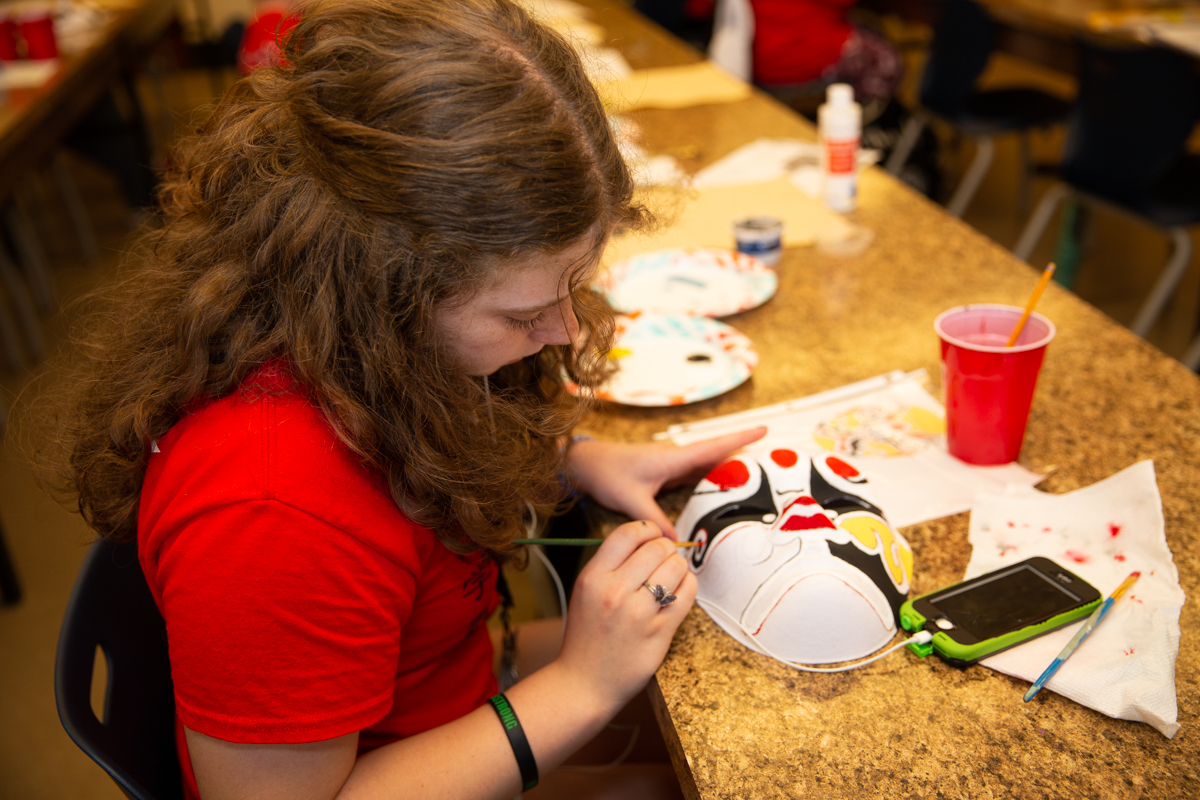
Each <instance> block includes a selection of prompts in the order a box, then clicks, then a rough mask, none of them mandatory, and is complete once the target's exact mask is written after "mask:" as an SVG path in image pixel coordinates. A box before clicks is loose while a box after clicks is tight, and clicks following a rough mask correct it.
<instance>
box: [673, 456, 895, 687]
mask: <svg viewBox="0 0 1200 800" xmlns="http://www.w3.org/2000/svg"><path fill="white" fill-rule="evenodd" d="M866 483H867V481H866V478H865V477H864V476H863V475H862V474H861V473H860V472H859V471H858V470H857V469H856V468H855V467H854V466H852V465H851V464H850V463H848V462H847V461H846V460H844V459H843V458H841V457H839V456H832V455H824V456H815V457H813V458H811V459H810V458H809V457H808V456H807V455H805V454H803V453H802V452H798V451H795V450H790V449H775V450H772V451H770V452H759V453H753V454H744V455H740V456H737V457H736V458H732V459H730V460H728V461H725V462H724V463H722V464H720V465H719V466H717V467H716V468H715V469H713V470H712V471H711V472H710V473H709V474H708V476H707V477H706V478H705V479H704V480H702V481H701V482H700V484H699V485H698V486H697V487H696V490H695V492H694V493H693V495H692V497H691V499H690V500H689V501H688V503H687V506H685V507H684V509H683V513H682V514H681V515H680V517H679V520H678V522H677V523H676V528H677V530H678V531H679V535H680V538H681V539H683V540H688V541H698V542H701V545H700V546H699V547H697V548H695V549H694V550H693V551H692V553H691V567H692V570H693V571H694V572H695V573H696V577H697V580H698V581H699V594H698V598H697V599H698V602H699V603H700V605H701V606H702V607H703V608H704V609H705V610H706V611H707V612H708V613H709V616H711V617H712V618H713V620H714V621H715V622H716V623H717V624H718V625H720V626H721V627H722V628H723V629H724V630H725V631H726V632H728V633H729V634H730V635H731V636H733V637H734V638H736V639H737V640H738V641H740V642H742V643H743V644H745V645H746V646H747V647H749V648H751V649H752V650H755V651H757V652H760V653H764V654H768V655H771V656H775V657H778V658H782V659H785V660H787V661H794V662H798V663H802V664H829V663H834V662H841V661H850V660H854V659H858V658H862V657H863V656H867V655H869V654H871V653H872V652H874V651H875V650H877V649H879V648H880V647H882V646H883V645H885V644H887V642H888V641H889V640H890V639H891V638H892V636H893V635H894V634H895V633H896V624H897V621H896V615H897V612H898V611H899V609H900V605H901V604H902V603H903V602H904V600H905V598H906V597H907V596H908V591H909V588H910V583H911V578H912V549H911V548H910V547H909V545H908V542H906V541H905V540H904V539H903V537H901V536H900V535H899V534H898V533H896V532H895V531H893V530H892V528H891V527H890V526H889V525H888V523H887V521H886V520H885V519H884V516H883V512H882V511H881V510H880V509H879V508H877V507H875V506H874V505H872V504H871V502H870V501H869V500H868V499H867V496H866V492H865V490H866Z"/></svg>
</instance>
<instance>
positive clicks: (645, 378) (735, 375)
mask: <svg viewBox="0 0 1200 800" xmlns="http://www.w3.org/2000/svg"><path fill="white" fill-rule="evenodd" d="M608 357H609V359H610V360H612V361H613V362H614V363H615V364H616V366H617V372H616V374H614V375H613V377H612V378H611V379H610V380H609V382H608V383H607V384H605V385H604V386H603V387H601V388H600V389H599V390H597V391H596V397H598V398H600V399H601V400H608V401H610V402H613V403H621V404H624V405H632V406H677V405H683V404H684V403H694V402H696V401H698V400H706V399H708V398H710V397H716V396H717V395H719V394H722V393H724V392H727V391H729V390H730V389H732V388H734V387H735V386H738V385H740V384H741V383H743V382H744V381H745V380H746V379H747V378H749V377H750V373H751V372H753V370H754V368H755V367H756V366H758V352H757V351H756V350H755V349H754V344H753V343H752V342H751V341H750V340H749V339H747V338H746V336H745V335H743V334H742V333H741V332H739V331H737V330H736V329H734V328H732V327H730V326H729V325H726V324H725V323H723V322H717V321H716V320H714V319H708V318H707V317H679V316H669V315H664V314H633V315H630V316H627V317H618V318H617V340H616V343H615V345H614V347H613V349H612V350H610V351H609V353H608ZM567 390H568V391H570V392H572V393H573V394H574V393H578V392H579V391H580V390H579V386H578V385H576V384H574V383H572V382H569V381H568V382H567Z"/></svg>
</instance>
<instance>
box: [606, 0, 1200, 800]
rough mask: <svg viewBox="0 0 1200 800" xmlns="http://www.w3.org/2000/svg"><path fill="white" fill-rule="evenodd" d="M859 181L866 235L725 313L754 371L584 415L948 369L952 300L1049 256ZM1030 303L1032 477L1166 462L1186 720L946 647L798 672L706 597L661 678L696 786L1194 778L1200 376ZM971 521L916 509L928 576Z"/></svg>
mask: <svg viewBox="0 0 1200 800" xmlns="http://www.w3.org/2000/svg"><path fill="white" fill-rule="evenodd" d="M589 4H590V5H592V6H593V7H597V8H598V9H600V14H599V21H600V22H601V23H602V24H603V25H604V26H605V27H606V28H607V29H608V30H609V33H610V35H611V36H612V38H613V40H614V41H615V42H616V43H617V44H618V45H619V46H620V47H622V49H623V50H624V51H625V52H626V54H627V55H628V57H629V58H630V60H631V61H632V62H633V63H634V65H635V66H656V65H659V64H664V63H680V62H681V61H683V60H687V59H688V58H689V55H688V51H686V50H685V49H682V48H681V47H680V46H678V45H674V44H670V43H666V41H665V40H664V39H663V38H662V36H661V34H660V33H658V32H657V31H654V30H651V29H649V28H647V27H645V26H644V25H642V24H640V23H638V22H636V21H630V18H629V17H628V15H627V14H626V13H625V12H623V11H622V10H621V9H619V8H612V7H609V6H604V5H603V4H601V3H599V2H596V1H595V0H592V2H590V3H589ZM691 57H692V58H694V56H691ZM633 117H634V118H635V119H636V120H637V121H638V122H639V124H640V125H641V127H642V129H643V132H644V135H645V139H646V145H647V147H648V149H649V150H650V151H651V152H676V153H679V154H685V155H686V156H687V157H688V158H689V159H690V163H689V162H687V161H685V166H687V167H688V168H689V169H693V170H694V169H696V168H698V167H699V166H703V165H704V164H707V163H711V162H712V161H714V160H716V159H717V158H720V157H721V156H723V155H725V154H726V153H728V152H729V151H731V150H733V149H734V148H736V147H738V146H740V145H742V144H745V143H747V142H749V141H753V140H754V139H756V138H758V137H760V136H775V137H789V136H794V137H803V138H812V135H813V133H812V128H811V126H810V125H808V123H806V122H804V121H803V120H802V119H800V118H799V117H796V116H794V115H793V114H791V112H789V111H787V110H785V109H783V108H782V107H781V106H778V105H777V104H775V103H773V102H772V101H770V100H767V99H765V98H764V97H761V96H756V97H754V98H752V99H750V100H747V101H744V102H740V103H735V104H729V105H723V106H708V107H700V108H690V109H682V110H675V111H640V112H636V113H635V114H633ZM860 194H861V205H860V208H859V209H858V210H857V211H856V212H854V213H853V215H852V218H853V220H854V221H855V222H856V223H858V224H860V225H864V226H866V227H867V228H869V229H871V230H872V231H873V232H874V234H875V241H874V243H873V244H872V245H871V247H870V248H869V249H868V250H867V251H866V252H865V253H864V254H863V255H861V256H857V257H854V258H844V259H843V258H836V257H831V256H826V255H822V254H820V253H818V252H817V251H816V250H814V249H798V250H789V251H787V252H786V253H785V254H784V257H783V260H782V262H781V263H780V265H779V267H778V271H779V279H780V282H779V291H778V294H777V295H776V296H775V297H774V298H773V299H772V300H770V301H769V302H768V303H767V304H766V305H764V306H762V307H760V308H758V309H755V310H753V311H750V312H746V313H743V314H740V315H738V316H736V317H732V318H730V319H729V320H728V321H729V322H730V323H731V324H733V325H734V326H735V327H737V328H739V329H740V330H742V331H743V332H744V333H746V334H747V335H748V336H749V337H750V338H751V339H752V340H753V341H754V342H755V344H756V345H757V347H758V349H759V353H760V357H761V361H760V364H759V366H758V369H757V370H756V371H755V373H754V375H753V377H752V378H751V379H750V380H749V381H748V382H747V383H746V384H744V385H742V386H740V387H738V388H737V389H734V390H733V391H731V392H729V393H727V394H725V395H722V396H720V397H717V398H713V399H711V400H708V401H704V402H701V403H696V404H693V405H689V406H684V407H677V408H667V409H637V408H629V407H616V406H608V407H605V408H603V409H601V410H600V411H598V412H597V413H594V414H592V415H591V416H590V417H589V418H588V419H587V421H586V425H585V427H586V428H587V429H589V431H590V432H592V433H594V434H595V435H597V436H600V437H604V438H612V439H622V440H630V441H640V440H646V439H649V437H650V436H651V434H653V433H655V432H657V431H661V430H664V429H666V427H667V426H668V425H670V424H672V423H676V422H685V421H690V420H697V419H702V418H706V417H710V416H715V415H719V414H726V413H730V412H733V411H739V410H743V409H747V408H751V407H755V406H761V405H766V404H770V403H776V402H780V401H783V400H787V399H790V398H794V397H801V396H804V395H808V394H812V393H814V392H818V391H821V390H824V389H830V388H833V387H837V386H842V385H844V384H847V383H850V382H852V381H856V380H860V379H862V378H867V377H870V376H873V375H879V374H881V373H884V372H888V371H890V370H893V369H903V370H913V369H917V368H921V367H924V368H925V369H926V370H928V371H929V373H930V375H931V376H933V377H934V381H935V383H936V381H937V376H938V375H939V366H938V348H937V340H936V337H935V336H934V333H933V329H932V325H933V319H934V317H935V316H936V315H937V314H938V313H939V312H941V311H943V310H945V309H946V308H949V307H951V306H955V305H961V304H964V303H968V302H999V303H1009V304H1013V305H1024V303H1025V300H1026V299H1027V298H1028V296H1029V293H1030V291H1031V290H1032V288H1033V285H1034V283H1035V282H1036V280H1037V273H1036V272H1035V271H1034V270H1033V269H1032V268H1030V267H1029V266H1027V265H1025V264H1023V263H1021V262H1019V261H1017V260H1016V259H1015V258H1014V257H1013V256H1012V254H1011V253H1010V252H1008V251H1007V250H1005V249H1003V248H1002V247H1000V246H999V245H997V244H995V243H993V242H991V241H990V240H988V239H987V238H985V237H984V236H982V235H981V234H979V233H977V232H976V231H974V230H973V229H972V228H970V227H968V226H967V225H965V224H963V223H962V222H959V221H958V220H954V219H951V218H950V217H948V216H947V215H946V214H945V213H944V212H943V211H942V209H941V208H940V207H938V206H936V205H934V204H932V203H930V202H928V201H926V200H925V199H924V198H922V197H920V196H918V195H916V194H915V193H913V192H911V191H909V190H908V189H906V188H904V187H902V186H900V185H899V184H897V183H896V182H895V181H894V180H892V179H891V178H890V177H889V176H887V175H885V174H883V173H882V172H881V171H880V170H870V171H868V172H866V173H865V174H864V175H863V176H862V181H861V185H860ZM1039 310H1040V311H1041V312H1042V313H1044V314H1046V315H1047V316H1048V317H1050V318H1051V319H1053V320H1054V322H1055V324H1056V325H1057V327H1058V336H1057V338H1056V340H1055V341H1054V342H1053V343H1052V344H1051V346H1050V348H1049V350H1048V352H1047V356H1046V361H1045V365H1044V367H1043V369H1042V373H1041V378H1040V382H1039V384H1038V388H1037V394H1036V397H1035V400H1034V405H1033V410H1032V414H1031V418H1030V421H1029V427H1028V431H1027V434H1026V439H1025V446H1024V450H1023V452H1022V454H1021V462H1022V463H1024V464H1025V465H1026V466H1028V467H1030V468H1031V469H1034V470H1039V471H1051V474H1050V477H1049V478H1048V479H1047V480H1046V481H1045V482H1044V483H1043V484H1042V485H1041V487H1040V488H1041V489H1043V490H1045V491H1048V492H1053V493H1061V492H1066V491H1070V490H1073V489H1078V488H1080V487H1083V486H1087V485H1090V484H1092V483H1095V482H1096V481H1099V480H1101V479H1102V478H1105V477H1108V476H1109V475H1112V474H1113V473H1115V472H1117V471H1119V470H1121V469H1123V468H1125V467H1127V466H1129V465H1131V464H1133V463H1135V462H1138V461H1141V460H1143V459H1153V460H1154V465H1155V469H1156V471H1157V475H1158V485H1159V491H1160V492H1161V494H1162V499H1163V512H1164V516H1165V520H1166V535H1167V541H1168V543H1169V544H1170V547H1171V550H1172V552H1173V554H1174V557H1175V563H1176V565H1177V567H1178V569H1179V576H1180V583H1181V585H1182V587H1183V590H1184V592H1186V594H1187V602H1186V603H1185V605H1184V607H1183V611H1182V615H1181V619H1180V626H1181V628H1182V638H1181V642H1180V649H1179V658H1178V661H1177V663H1176V670H1177V674H1176V690H1177V696H1178V703H1179V722H1180V723H1181V724H1182V726H1183V727H1182V729H1181V730H1180V731H1179V733H1178V734H1176V736H1175V738H1174V739H1173V740H1168V739H1166V738H1164V737H1163V736H1162V734H1160V733H1158V731H1156V730H1155V729H1153V728H1151V727H1150V726H1149V725H1145V724H1142V723H1136V722H1126V721H1121V720H1115V719H1110V718H1108V717H1106V716H1104V715H1102V714H1100V713H1098V712H1095V711H1092V710H1090V709H1088V708H1084V707H1082V706H1080V705H1078V704H1076V703H1074V702H1072V701H1070V700H1066V699H1065V698H1063V697H1060V696H1058V695H1056V694H1054V693H1053V692H1048V691H1044V692H1042V693H1041V694H1040V695H1039V696H1038V698H1037V699H1036V700H1035V701H1034V702H1032V703H1028V704H1026V703H1022V702H1021V694H1022V693H1023V692H1024V690H1025V688H1026V686H1027V685H1026V684H1025V683H1023V682H1020V681H1016V680H1013V679H1010V678H1008V677H1006V676H1004V675H1000V674H998V673H995V672H992V671H991V670H988V669H986V668H984V667H978V666H977V667H973V668H970V669H968V670H965V671H960V670H957V669H954V668H952V667H948V666H946V665H945V664H943V663H941V662H940V661H939V660H937V659H936V658H927V659H923V660H919V659H916V658H914V657H911V656H909V655H907V654H897V655H893V656H889V657H888V658H885V659H883V660H882V661H880V662H879V663H877V664H873V665H870V666H868V667H865V668H863V669H860V670H856V671H854V672H850V673H845V674H838V675H813V674H802V673H797V672H794V671H792V670H790V669H788V668H786V667H784V666H782V665H780V664H778V663H776V662H774V661H772V660H771V659H768V658H766V657H763V656H759V655H757V654H755V653H752V652H750V651H749V650H747V649H746V648H744V647H742V646H741V645H740V644H738V643H737V642H735V641H734V640H733V639H732V638H730V637H729V636H727V635H726V634H725V633H723V632H722V631H721V630H720V629H719V628H718V627H717V626H716V625H715V624H713V623H712V622H711V621H710V620H709V619H708V617H707V616H706V615H705V614H704V613H703V612H702V611H700V610H699V609H693V610H692V612H691V614H690V615H689V616H688V618H687V620H686V621H685V622H684V624H683V626H682V627H681V628H680V630H679V633H678V635H677V636H676V638H675V642H674V644H673V646H672V648H671V651H670V653H669V654H668V656H667V659H666V661H665V662H664V664H663V665H662V667H661V668H660V669H659V671H658V674H657V676H656V680H655V681H654V683H653V684H652V695H656V696H657V699H658V705H659V709H658V710H659V712H660V722H661V723H663V725H664V728H665V729H666V738H667V740H668V743H669V745H671V747H672V749H673V750H674V756H675V759H676V768H677V771H679V772H680V774H681V778H682V781H683V784H684V788H685V791H686V792H687V793H688V794H689V795H690V796H692V797H703V798H797V797H829V798H865V797H887V798H893V797H921V798H925V797H946V798H955V797H995V798H1000V797H1036V798H1041V797H1047V798H1059V797H1061V798H1072V800H1074V798H1109V797H1200V726H1198V722H1200V720H1198V719H1197V708H1198V704H1200V640H1198V637H1197V634H1198V633H1200V605H1198V600H1200V585H1198V584H1200V536H1198V535H1197V530H1196V529H1197V523H1198V522H1200V514H1198V510H1200V379H1198V378H1197V376H1196V375H1194V374H1193V373H1191V372H1189V371H1188V370H1186V369H1185V368H1184V367H1183V366H1182V365H1180V364H1179V363H1178V362H1176V361H1174V360H1172V359H1170V358H1168V357H1166V356H1164V355H1163V354H1162V353H1161V352H1159V351H1158V350H1156V349H1155V348H1153V347H1151V346H1150V345H1148V344H1146V343H1145V342H1143V341H1142V340H1140V339H1138V338H1137V337H1135V336H1134V335H1133V334H1131V333H1130V332H1129V331H1128V330H1126V329H1125V328H1123V327H1121V326H1120V325H1118V324H1116V323H1115V322H1113V321H1112V320H1110V319H1109V318H1107V317H1105V316H1104V315H1103V314H1101V313H1100V312H1099V311H1097V310H1096V309H1095V308H1093V307H1091V306H1089V305H1087V304H1086V303H1084V302H1082V301H1081V300H1079V299H1077V298H1076V297H1074V296H1073V295H1071V294H1070V293H1068V292H1066V291H1064V290H1062V289H1060V288H1059V287H1058V286H1057V285H1054V284H1051V286H1050V288H1049V289H1048V290H1047V292H1046V294H1045V296H1044V297H1043V299H1042V301H1041V304H1040V305H1039ZM935 390H936V387H935ZM685 496H686V492H684V493H682V494H680V493H676V495H675V496H674V497H671V498H668V500H669V502H674V503H675V504H679V503H680V502H681V497H685ZM967 522H968V516H967V515H966V514H960V515H956V516H953V517H948V518H945V519H940V520H936V521H934V522H930V523H926V524H922V525H917V526H913V527H911V528H907V529H904V531H903V533H904V534H905V536H906V537H907V538H908V540H909V542H910V543H911V544H912V546H913V550H914V555H915V573H916V574H915V577H914V591H915V592H916V593H922V592H927V591H932V590H933V589H936V588H938V587H941V586H943V585H946V584H949V583H952V582H954V581H956V580H959V579H960V578H961V577H962V574H963V570H964V569H965V568H966V564H967V561H968V558H969V556H970V545H969V544H968V542H967Z"/></svg>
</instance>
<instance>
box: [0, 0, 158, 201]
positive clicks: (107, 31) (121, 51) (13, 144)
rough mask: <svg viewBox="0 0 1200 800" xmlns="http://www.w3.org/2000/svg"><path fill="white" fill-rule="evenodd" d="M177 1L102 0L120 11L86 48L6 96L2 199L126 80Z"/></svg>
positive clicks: (1, 100)
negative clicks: (31, 84)
mask: <svg viewBox="0 0 1200 800" xmlns="http://www.w3.org/2000/svg"><path fill="white" fill-rule="evenodd" d="M176 3H177V0H102V2H100V3H99V5H100V6H102V7H104V8H108V9H111V10H112V11H113V12H114V14H113V17H112V19H110V20H109V22H108V24H107V25H106V26H105V28H104V31H103V33H102V34H101V35H100V36H99V37H98V38H97V39H96V41H95V42H94V43H93V44H92V45H91V46H90V47H88V48H86V49H85V50H84V51H83V52H80V53H76V54H73V55H65V56H62V57H61V58H60V59H59V68H58V70H57V72H55V74H54V75H53V76H52V77H51V78H50V79H49V80H48V81H47V82H46V83H44V84H43V85H42V86H40V87H37V88H35V89H14V90H11V91H9V92H8V93H7V95H5V96H0V202H3V201H4V200H5V199H6V198H7V197H8V196H9V195H10V193H11V192H12V190H13V187H14V184H15V183H16V182H17V181H18V180H20V179H21V176H22V174H23V173H24V170H26V169H27V168H28V167H30V166H31V165H35V164H38V163H41V162H42V161H43V160H44V159H45V158H46V157H47V156H48V155H49V154H50V153H52V152H53V151H54V149H55V148H57V147H58V146H59V144H60V143H61V142H62V140H63V139H64V138H65V137H66V135H67V134H68V133H69V132H70V131H71V129H72V128H74V127H75V125H76V124H78V123H79V121H80V120H81V119H82V118H83V116H84V115H85V114H86V113H87V112H88V111H90V110H91V109H92V106H94V105H95V103H96V101H97V100H99V99H100V97H101V95H102V94H103V93H104V92H105V91H106V90H107V89H109V88H110V87H112V86H114V85H116V84H118V83H120V82H121V81H123V80H125V78H126V76H127V75H128V74H129V72H128V71H129V69H130V68H131V67H132V66H133V65H134V64H135V63H136V60H137V59H138V58H139V57H140V55H141V54H142V53H143V52H144V51H145V50H146V49H147V48H148V47H149V46H150V45H152V44H153V43H155V42H156V41H158V39H159V37H160V36H161V35H162V33H163V31H165V30H166V28H167V26H168V25H169V24H170V22H171V20H172V19H173V18H174V14H175V6H176Z"/></svg>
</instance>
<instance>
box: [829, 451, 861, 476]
mask: <svg viewBox="0 0 1200 800" xmlns="http://www.w3.org/2000/svg"><path fill="white" fill-rule="evenodd" d="M825 463H826V465H828V467H829V468H830V469H831V470H833V472H834V474H835V475H839V476H841V477H843V478H845V479H846V480H850V479H851V478H857V477H858V470H856V469H855V468H854V467H852V466H850V465H849V464H847V463H846V462H845V461H842V460H841V459H840V458H837V457H835V456H830V457H829V458H827V459H825Z"/></svg>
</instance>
